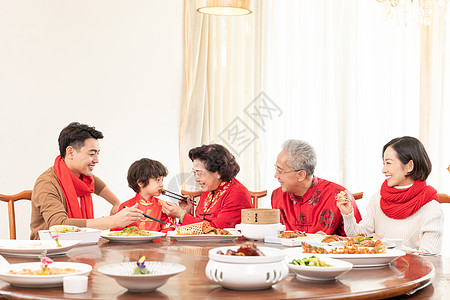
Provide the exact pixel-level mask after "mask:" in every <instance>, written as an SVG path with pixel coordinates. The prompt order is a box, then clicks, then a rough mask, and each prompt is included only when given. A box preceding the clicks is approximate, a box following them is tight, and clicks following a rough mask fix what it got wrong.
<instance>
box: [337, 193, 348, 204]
mask: <svg viewBox="0 0 450 300" xmlns="http://www.w3.org/2000/svg"><path fill="white" fill-rule="evenodd" d="M336 201H337V202H339V201H347V202H350V199H348V196H347V194H346V193H345V191H340V192H339V194H337V195H336Z"/></svg>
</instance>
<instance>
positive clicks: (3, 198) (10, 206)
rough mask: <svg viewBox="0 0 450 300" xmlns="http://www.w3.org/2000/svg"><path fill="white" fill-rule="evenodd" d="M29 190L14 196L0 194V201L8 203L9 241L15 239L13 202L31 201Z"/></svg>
mask: <svg viewBox="0 0 450 300" xmlns="http://www.w3.org/2000/svg"><path fill="white" fill-rule="evenodd" d="M31 192H32V191H30V190H26V191H22V192H20V193H18V194H15V195H2V194H0V200H1V201H4V202H8V215H9V238H10V239H11V240H15V239H16V215H15V212H14V202H16V201H19V200H31Z"/></svg>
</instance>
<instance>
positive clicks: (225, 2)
mask: <svg viewBox="0 0 450 300" xmlns="http://www.w3.org/2000/svg"><path fill="white" fill-rule="evenodd" d="M197 11H199V12H201V13H204V14H209V15H219V16H242V15H248V14H251V13H252V11H251V10H250V0H197Z"/></svg>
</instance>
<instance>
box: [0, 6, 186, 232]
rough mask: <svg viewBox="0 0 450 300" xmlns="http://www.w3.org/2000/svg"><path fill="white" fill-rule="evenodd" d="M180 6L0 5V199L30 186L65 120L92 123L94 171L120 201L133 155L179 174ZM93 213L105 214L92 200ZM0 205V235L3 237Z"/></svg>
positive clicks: (23, 224) (23, 213)
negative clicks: (96, 134) (96, 144)
mask: <svg viewBox="0 0 450 300" xmlns="http://www.w3.org/2000/svg"><path fill="white" fill-rule="evenodd" d="M183 42H184V41H183V1H181V0H134V1H120V0H102V1H100V0H95V1H58V0H45V1H44V0H39V1H38V0H36V1H15V0H4V1H1V2H0V140H1V144H0V172H1V175H0V193H1V194H14V193H17V192H19V191H21V190H24V189H32V188H33V184H34V181H35V179H36V178H37V177H38V176H39V175H40V174H41V173H42V172H43V171H44V170H46V169H47V168H48V167H50V166H51V165H52V164H53V161H54V159H55V157H56V156H57V155H58V143H57V138H58V135H59V132H60V131H61V129H62V128H63V127H64V126H66V125H67V124H68V123H70V122H72V121H79V122H82V123H87V124H90V125H93V126H96V128H97V129H99V130H100V131H102V132H103V134H104V135H105V138H104V139H103V140H101V141H100V148H101V154H100V163H99V164H98V165H97V167H96V169H95V171H94V173H95V174H96V175H98V176H99V177H101V178H102V179H103V180H104V181H105V182H106V183H107V184H108V186H109V187H110V188H111V190H113V192H114V193H115V194H116V195H117V196H118V197H119V198H120V199H121V200H123V201H125V200H128V199H129V198H131V197H132V196H134V192H133V191H132V190H131V189H130V188H128V186H127V182H126V173H127V170H128V167H129V166H130V164H131V163H132V162H133V161H135V160H136V159H139V158H142V157H149V158H153V159H157V160H160V161H161V162H162V163H163V164H165V165H166V166H167V168H168V169H169V176H168V177H167V178H166V184H167V183H168V182H169V181H170V179H171V178H172V177H173V176H174V175H176V174H178V173H179V154H178V133H179V120H180V106H181V105H180V104H181V99H182V86H183V73H184V69H183V57H184V54H183V48H184V47H183ZM16 206H17V208H16V210H17V211H16V216H17V222H18V225H17V226H18V238H20V239H28V237H29V215H30V210H29V203H24V204H21V203H20V202H19V203H18V205H16ZM94 206H95V214H96V216H101V215H105V214H108V213H109V209H110V206H109V204H107V203H106V202H105V201H104V200H103V199H101V198H98V197H96V198H95V199H94ZM6 208H7V205H6V204H5V203H0V238H8V237H9V231H8V220H7V209H6Z"/></svg>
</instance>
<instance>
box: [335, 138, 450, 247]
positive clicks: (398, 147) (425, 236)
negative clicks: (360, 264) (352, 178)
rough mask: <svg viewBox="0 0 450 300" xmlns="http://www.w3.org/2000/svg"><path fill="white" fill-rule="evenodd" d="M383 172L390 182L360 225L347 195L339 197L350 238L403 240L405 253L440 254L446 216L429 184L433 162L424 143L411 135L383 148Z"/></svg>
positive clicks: (387, 181) (395, 140)
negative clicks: (362, 235) (356, 236)
mask: <svg viewBox="0 0 450 300" xmlns="http://www.w3.org/2000/svg"><path fill="white" fill-rule="evenodd" d="M382 172H383V174H384V175H385V176H386V180H385V181H384V182H383V184H382V185H381V189H380V192H379V193H377V194H375V195H374V196H373V197H372V199H371V200H370V202H369V205H368V206H367V213H366V216H365V217H364V218H363V219H362V220H361V222H359V224H357V223H356V221H355V219H354V217H353V215H352V214H351V211H352V204H351V203H350V202H349V201H347V199H346V195H345V194H339V195H338V204H337V206H338V207H339V209H340V210H341V212H342V215H343V216H344V229H345V232H346V233H347V235H349V236H355V235H356V234H358V233H364V234H366V235H374V236H376V235H378V237H385V238H401V239H403V246H402V248H403V249H404V250H407V251H412V252H417V253H439V252H440V251H441V246H442V231H443V215H442V209H441V207H440V204H439V202H438V196H437V193H436V190H435V189H434V188H433V187H432V186H429V185H427V183H426V181H425V180H426V179H427V177H428V175H429V174H430V172H431V161H430V158H429V157H428V154H427V152H426V151H425V148H424V146H423V145H422V143H421V142H420V141H419V140H418V139H416V138H414V137H410V136H404V137H399V138H395V139H393V140H391V141H390V142H389V143H387V144H386V145H385V146H384V147H383V169H382Z"/></svg>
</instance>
